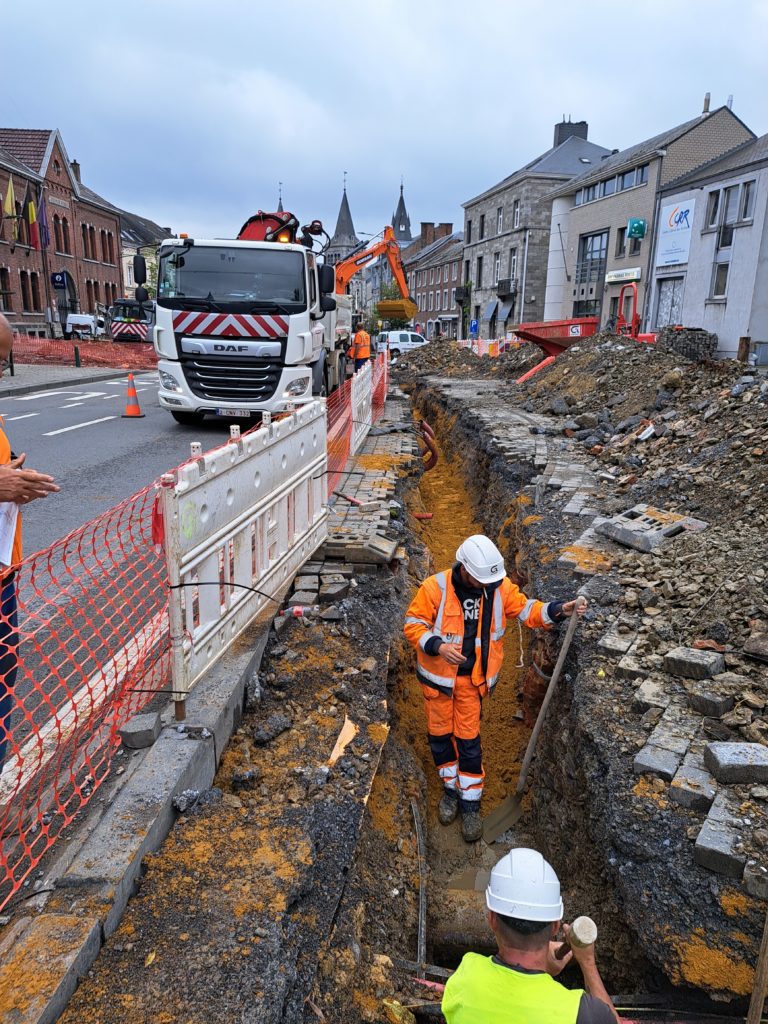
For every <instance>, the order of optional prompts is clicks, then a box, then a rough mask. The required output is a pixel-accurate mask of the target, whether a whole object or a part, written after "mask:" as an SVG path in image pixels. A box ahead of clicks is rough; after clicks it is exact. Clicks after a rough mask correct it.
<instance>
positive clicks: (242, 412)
mask: <svg viewBox="0 0 768 1024" xmlns="http://www.w3.org/2000/svg"><path fill="white" fill-rule="evenodd" d="M216 415H217V416H231V417H233V418H234V419H238V420H240V419H247V418H248V417H249V416H250V415H251V410H250V409H217V410H216Z"/></svg>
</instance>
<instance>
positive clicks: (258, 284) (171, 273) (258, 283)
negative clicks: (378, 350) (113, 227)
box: [154, 222, 343, 423]
mask: <svg viewBox="0 0 768 1024" xmlns="http://www.w3.org/2000/svg"><path fill="white" fill-rule="evenodd" d="M248 223H250V222H248ZM246 227H247V225H246ZM243 231H245V228H244V229H243ZM243 231H241V236H240V237H239V238H237V239H232V240H222V239H197V238H195V239H192V238H185V237H181V238H172V239H168V240H167V241H164V242H163V243H162V244H161V246H160V250H159V253H158V260H159V265H158V282H157V302H156V321H155V331H154V344H155V350H156V352H157V355H158V357H159V364H158V371H159V374H160V391H159V401H160V405H161V406H162V407H163V408H165V409H167V410H168V411H169V412H170V413H171V415H172V416H173V417H174V418H175V419H176V420H177V421H179V422H181V423H195V422H199V420H200V419H201V418H202V417H203V416H204V415H206V414H210V415H215V416H221V417H226V418H237V419H241V418H250V417H254V418H257V417H259V416H260V414H261V413H262V412H270V413H279V412H282V411H284V410H285V409H286V408H288V407H289V406H290V405H293V404H296V403H299V402H305V401H310V400H311V399H312V397H313V396H316V395H323V394H327V393H329V391H330V390H332V389H333V388H334V387H336V386H338V384H339V383H340V382H341V380H343V364H342V365H341V366H340V365H339V362H340V357H341V359H342V360H343V350H342V349H340V346H339V345H338V343H337V338H336V315H337V314H336V302H335V300H334V299H333V298H332V297H331V293H332V292H333V290H334V285H335V279H334V274H333V270H332V269H331V268H330V267H325V266H323V265H318V262H317V258H316V255H315V253H314V252H312V251H311V249H309V248H308V247H307V245H306V244H300V243H296V242H295V241H282V240H281V241H277V240H255V239H253V238H248V237H243Z"/></svg>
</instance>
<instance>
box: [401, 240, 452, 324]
mask: <svg viewBox="0 0 768 1024" xmlns="http://www.w3.org/2000/svg"><path fill="white" fill-rule="evenodd" d="M452 229H453V225H452V224H447V223H443V224H427V223H424V224H422V225H421V234H420V237H419V239H417V242H416V243H413V245H412V246H411V247H410V248H409V249H407V250H406V251H405V252H404V253H403V263H404V266H405V272H406V277H407V280H408V287H409V289H410V292H411V298H412V299H413V300H414V301H415V302H416V304H417V305H418V307H419V311H418V313H417V314H416V316H415V317H414V320H413V322H414V326H416V327H418V328H419V329H420V330H421V332H422V333H423V334H424V335H425V336H426V337H427V338H434V337H436V336H438V335H441V336H444V337H448V338H457V337H458V329H459V315H460V307H459V306H458V305H457V303H456V288H457V287H458V286H459V280H460V276H461V259H462V252H463V240H464V235H463V234H462V233H461V232H460V231H457V232H453V230H452Z"/></svg>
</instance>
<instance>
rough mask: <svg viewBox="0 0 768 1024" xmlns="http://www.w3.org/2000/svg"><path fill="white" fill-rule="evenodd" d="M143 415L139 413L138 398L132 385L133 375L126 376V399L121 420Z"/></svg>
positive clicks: (134, 386)
mask: <svg viewBox="0 0 768 1024" xmlns="http://www.w3.org/2000/svg"><path fill="white" fill-rule="evenodd" d="M143 415H144V413H143V412H142V411H141V408H140V406H139V396H138V395H137V394H136V385H135V384H134V383H133V374H132V373H129V374H128V397H127V399H126V403H125V412H124V413H123V417H122V418H123V419H125V418H126V417H134V416H143Z"/></svg>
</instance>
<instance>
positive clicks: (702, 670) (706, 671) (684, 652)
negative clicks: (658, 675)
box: [664, 647, 725, 679]
mask: <svg viewBox="0 0 768 1024" xmlns="http://www.w3.org/2000/svg"><path fill="white" fill-rule="evenodd" d="M664 669H665V671H667V672H669V673H670V675H673V676H683V677H685V678H686V679H707V678H709V677H710V676H715V675H717V674H718V673H719V672H724V671H725V659H724V658H723V656H722V654H718V653H717V652H716V651H699V650H696V649H695V648H693V647H675V648H674V649H673V650H671V651H668V652H667V653H666V654H665V655H664Z"/></svg>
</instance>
